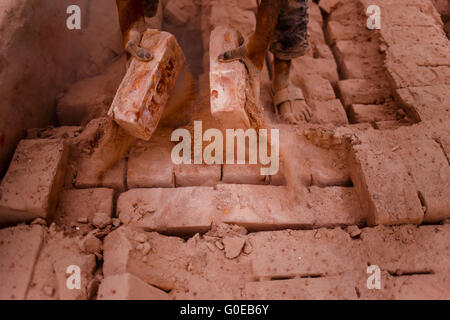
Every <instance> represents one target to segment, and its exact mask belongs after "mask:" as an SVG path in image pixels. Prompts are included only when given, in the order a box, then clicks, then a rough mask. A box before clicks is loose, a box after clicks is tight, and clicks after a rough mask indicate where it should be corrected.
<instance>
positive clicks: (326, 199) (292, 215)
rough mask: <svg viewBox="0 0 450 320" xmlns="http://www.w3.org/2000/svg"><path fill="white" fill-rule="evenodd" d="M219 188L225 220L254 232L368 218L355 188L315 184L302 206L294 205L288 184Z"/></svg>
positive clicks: (354, 221) (330, 224)
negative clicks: (284, 185) (325, 186)
mask: <svg viewBox="0 0 450 320" xmlns="http://www.w3.org/2000/svg"><path fill="white" fill-rule="evenodd" d="M217 191H218V197H219V199H220V201H219V209H220V211H221V212H222V216H221V219H222V221H223V222H225V223H231V224H237V225H240V226H243V227H245V228H247V229H248V230H251V231H261V230H279V229H283V228H291V229H299V228H304V227H313V226H316V227H322V226H328V227H332V226H336V225H349V224H358V225H361V223H362V222H363V221H364V217H363V216H361V209H360V207H359V204H358V202H357V201H356V200H357V197H356V194H355V193H354V192H353V189H351V188H342V187H331V188H319V187H312V188H310V193H308V195H307V197H306V199H305V201H304V202H303V203H301V204H298V205H297V204H292V201H290V200H289V195H288V193H289V192H288V189H287V187H282V186H259V185H218V186H217ZM261 199H263V200H261ZM289 203H291V204H289ZM330 208H333V209H332V210H330Z"/></svg>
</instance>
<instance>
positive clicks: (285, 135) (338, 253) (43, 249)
mask: <svg viewBox="0 0 450 320" xmlns="http://www.w3.org/2000/svg"><path fill="white" fill-rule="evenodd" d="M435 2H436V3H438V4H439V1H435ZM169 3H171V4H170V6H169V5H167V6H166V8H165V9H164V17H165V20H164V26H163V28H164V29H165V30H167V31H169V32H171V33H173V34H175V36H176V37H177V39H178V40H179V42H180V45H181V47H182V48H183V50H184V52H185V54H186V57H187V61H188V64H189V65H190V68H191V70H192V72H193V74H194V76H195V78H196V80H197V81H196V83H197V96H196V100H195V101H194V103H193V110H194V114H193V115H192V119H191V120H192V121H193V120H202V121H203V129H204V130H206V129H208V128H221V126H220V124H219V123H217V122H216V121H215V120H214V119H213V118H212V116H211V114H210V106H209V99H210V93H209V91H210V90H209V77H208V75H209V51H208V48H209V46H210V33H211V31H212V30H213V28H214V27H216V26H218V25H222V24H225V23H226V24H230V25H231V26H233V27H235V28H237V29H239V30H240V31H241V32H242V33H243V34H244V35H248V34H249V33H250V32H251V30H252V28H253V27H254V23H255V12H256V3H255V1H254V0H248V1H244V0H239V1H224V0H203V1H196V2H195V4H193V2H192V1H189V3H187V4H185V5H186V6H185V7H183V8H181V10H180V8H179V7H177V5H174V4H173V3H175V2H169ZM177 3H179V4H180V3H182V1H179V2H177ZM370 4H376V5H379V6H380V8H381V10H382V11H381V12H382V17H383V18H382V28H381V30H368V29H367V28H366V19H367V17H366V16H365V15H364V11H365V8H366V7H367V6H368V5H370ZM437 8H438V9H439V10H440V13H441V14H442V17H443V18H445V17H447V18H448V13H449V10H448V8H447V7H446V6H445V5H442V3H441V4H440V5H438V6H437ZM310 16H311V17H310V18H311V19H310V25H309V30H310V35H311V51H310V53H309V54H308V55H306V56H304V57H301V58H297V59H295V60H294V61H293V69H292V72H291V80H292V81H293V83H294V84H295V85H297V86H299V87H300V88H302V90H303V92H304V95H305V98H306V101H307V103H308V105H309V106H310V107H311V108H312V109H313V112H314V116H313V118H312V121H311V123H309V124H305V125H298V126H293V125H289V124H286V123H283V122H282V121H281V120H279V119H278V117H277V116H276V115H275V114H274V112H273V104H272V98H271V92H270V77H269V72H267V68H266V69H265V71H264V73H263V76H262V84H261V104H262V105H263V106H264V108H265V113H266V116H267V117H268V118H269V119H271V121H272V123H273V124H274V126H275V127H277V128H279V129H280V139H281V144H282V145H283V144H284V145H285V148H288V150H289V151H290V152H289V153H290V159H291V160H290V161H291V162H294V163H295V165H294V168H295V172H294V173H292V174H293V177H291V178H293V179H294V180H295V181H299V182H301V183H302V184H305V185H306V186H307V189H308V192H307V194H306V195H304V197H303V198H302V199H298V200H294V198H292V194H291V193H292V192H291V190H289V187H288V186H286V179H285V177H284V176H283V174H278V175H276V176H271V177H269V176H261V175H260V174H259V167H257V166H249V165H216V166H206V165H193V166H188V165H180V166H177V165H174V164H173V163H172V161H171V158H170V152H171V149H172V147H173V145H174V144H173V143H171V142H169V140H170V133H171V129H169V128H160V129H158V131H157V132H156V133H155V135H154V137H153V138H152V139H151V141H150V142H142V141H140V142H137V143H135V144H134V145H133V146H132V148H131V150H130V152H129V154H128V155H127V157H126V158H125V159H123V160H121V161H120V162H119V163H117V165H116V166H115V167H114V168H112V169H111V170H109V171H108V172H107V174H106V175H105V176H104V178H103V179H102V180H101V181H98V180H97V179H95V178H94V177H95V175H93V172H92V170H86V168H88V167H89V166H90V165H91V162H90V161H91V160H90V156H91V154H92V150H93V149H94V148H95V147H96V144H97V143H98V139H99V138H100V137H101V133H102V128H103V124H104V122H105V121H104V118H99V119H96V120H93V121H91V122H89V124H88V125H87V126H85V127H78V126H73V127H67V126H66V127H58V128H46V129H35V130H30V131H29V133H28V137H27V139H26V140H23V141H22V142H21V144H20V145H19V147H18V149H17V150H16V154H15V156H14V158H13V160H12V163H11V165H10V168H9V170H8V173H7V174H6V176H5V177H4V178H3V181H2V187H1V193H0V213H1V214H0V222H1V223H2V224H4V225H7V224H9V225H10V224H11V223H14V221H16V220H17V219H19V220H22V221H32V220H33V219H34V218H35V217H39V216H41V217H42V216H44V217H45V215H46V213H47V212H49V210H51V208H52V207H53V206H56V213H55V215H54V219H50V217H49V218H48V223H49V224H50V222H51V221H52V220H53V223H51V225H49V226H47V221H46V220H44V219H36V220H34V221H33V223H32V224H31V225H25V224H21V225H17V226H12V227H8V228H3V229H1V230H0V298H1V299H108V298H118V299H128V298H146V299H416V298H420V299H421V298H425V299H426V298H434V299H436V298H437V299H449V298H450V248H449V245H450V241H449V239H450V225H449V224H448V221H449V219H450V165H449V159H450V138H449V137H450V135H449V132H450V130H449V125H448V124H449V116H450V109H449V107H450V42H449V40H448V38H447V37H446V35H445V32H444V24H443V23H442V20H441V17H440V15H439V12H438V11H437V10H436V9H435V7H434V6H433V2H431V1H424V0H420V1H419V0H414V1H411V0H395V1H381V0H370V1H366V0H349V1H338V0H335V1H327V0H322V1H320V7H319V5H317V4H316V3H311V4H310ZM444 20H445V19H444ZM186 21H189V23H187V24H185V25H183V24H184V23H186ZM213 40H214V39H213ZM202 48H203V49H202ZM114 68H116V69H117V64H115V65H113V66H112V67H111V70H116V69H114ZM111 70H109V71H108V72H109V73H112V74H113V75H116V76H117V74H120V73H119V72H118V71H117V72H112V71H111ZM108 72H107V73H105V75H101V76H99V77H97V78H96V79H97V80H92V79H90V80H89V81H91V82H90V83H89V84H84V85H85V86H91V85H92V83H93V82H92V81H94V82H95V81H99V82H100V83H105V81H107V79H108ZM102 77H103V78H102ZM80 88H81V89H80ZM71 90H72V91H69V92H72V93H74V92H76V90H83V85H79V86H78V87H77V88H73V89H71ZM105 90H106V91H107V89H104V91H105ZM108 90H109V89H108ZM104 91H101V90H100V91H98V92H97V93H93V95H94V97H92V98H93V99H98V97H102V94H106V93H105V92H104ZM109 91H111V90H109ZM95 95H97V96H95ZM75 96H76V95H75ZM68 100H70V99H69V97H68V98H67V99H66V100H65V101H66V102H67V101H68ZM102 103H103V102H102ZM65 106H66V107H70V103H66V105H65ZM59 107H61V108H63V107H64V106H59ZM63 114H64V113H63ZM191 126H192V123H190V124H188V125H187V126H186V127H188V128H189V127H191ZM67 158H68V162H67ZM66 163H67V164H66ZM65 164H66V165H65ZM64 171H65V172H66V174H65V175H63V174H62V173H63V172H64ZM281 172H283V165H282V167H281ZM60 180H64V182H63V188H62V189H61V190H60V189H59V188H58V187H57V186H58V184H62V183H59V181H60ZM58 195H59V197H58ZM57 198H59V200H58V202H57V203H54V202H55V201H56V200H54V199H57ZM18 211H19V212H20V213H17V212H18ZM17 217H20V218H17ZM70 265H76V266H79V267H80V268H81V271H82V273H81V289H79V290H69V289H68V288H67V286H66V277H67V276H68V275H67V274H66V270H67V267H68V266H70ZM371 265H376V266H378V267H379V268H380V270H381V290H370V289H368V287H367V280H368V278H369V276H370V274H368V273H367V268H368V266H371Z"/></svg>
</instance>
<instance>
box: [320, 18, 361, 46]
mask: <svg viewBox="0 0 450 320" xmlns="http://www.w3.org/2000/svg"><path fill="white" fill-rule="evenodd" d="M355 23H357V26H355ZM359 24H361V23H358V22H356V21H352V23H351V24H348V23H346V22H345V21H343V22H342V23H341V22H339V21H329V22H328V24H327V26H326V30H325V32H326V37H327V39H328V41H329V44H330V45H335V44H336V42H337V41H341V40H361V41H367V34H365V30H366V29H365V26H360V25H359Z"/></svg>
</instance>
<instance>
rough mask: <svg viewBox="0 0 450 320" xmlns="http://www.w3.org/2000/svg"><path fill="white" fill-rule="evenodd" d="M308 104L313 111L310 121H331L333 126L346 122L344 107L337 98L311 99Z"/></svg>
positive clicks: (322, 122) (320, 122) (325, 122)
mask: <svg viewBox="0 0 450 320" xmlns="http://www.w3.org/2000/svg"><path fill="white" fill-rule="evenodd" d="M309 106H310V108H311V109H312V111H313V115H312V117H311V123H318V124H327V123H331V124H334V125H335V126H343V125H346V124H348V119H347V115H346V113H345V109H344V107H343V106H342V103H341V100H339V99H334V100H329V101H313V102H311V103H310V104H309Z"/></svg>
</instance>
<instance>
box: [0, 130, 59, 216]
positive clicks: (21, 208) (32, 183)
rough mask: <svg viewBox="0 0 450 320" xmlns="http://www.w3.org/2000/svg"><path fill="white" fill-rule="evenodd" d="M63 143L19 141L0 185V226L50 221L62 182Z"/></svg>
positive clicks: (55, 140)
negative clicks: (43, 219)
mask: <svg viewBox="0 0 450 320" xmlns="http://www.w3.org/2000/svg"><path fill="white" fill-rule="evenodd" d="M67 157H68V148H67V146H66V144H65V142H64V141H63V140H59V139H42V140H22V141H20V143H19V145H18V146H17V149H16V152H15V154H14V157H13V159H12V161H11V165H10V167H9V169H8V172H7V173H6V175H5V177H4V178H3V180H2V183H1V186H0V225H5V224H14V223H20V222H25V221H30V220H33V219H34V218H37V217H41V218H45V219H51V218H52V215H53V213H54V211H55V209H56V205H57V203H58V196H59V192H60V190H61V187H62V185H63V183H64V176H65V171H66V164H67Z"/></svg>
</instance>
